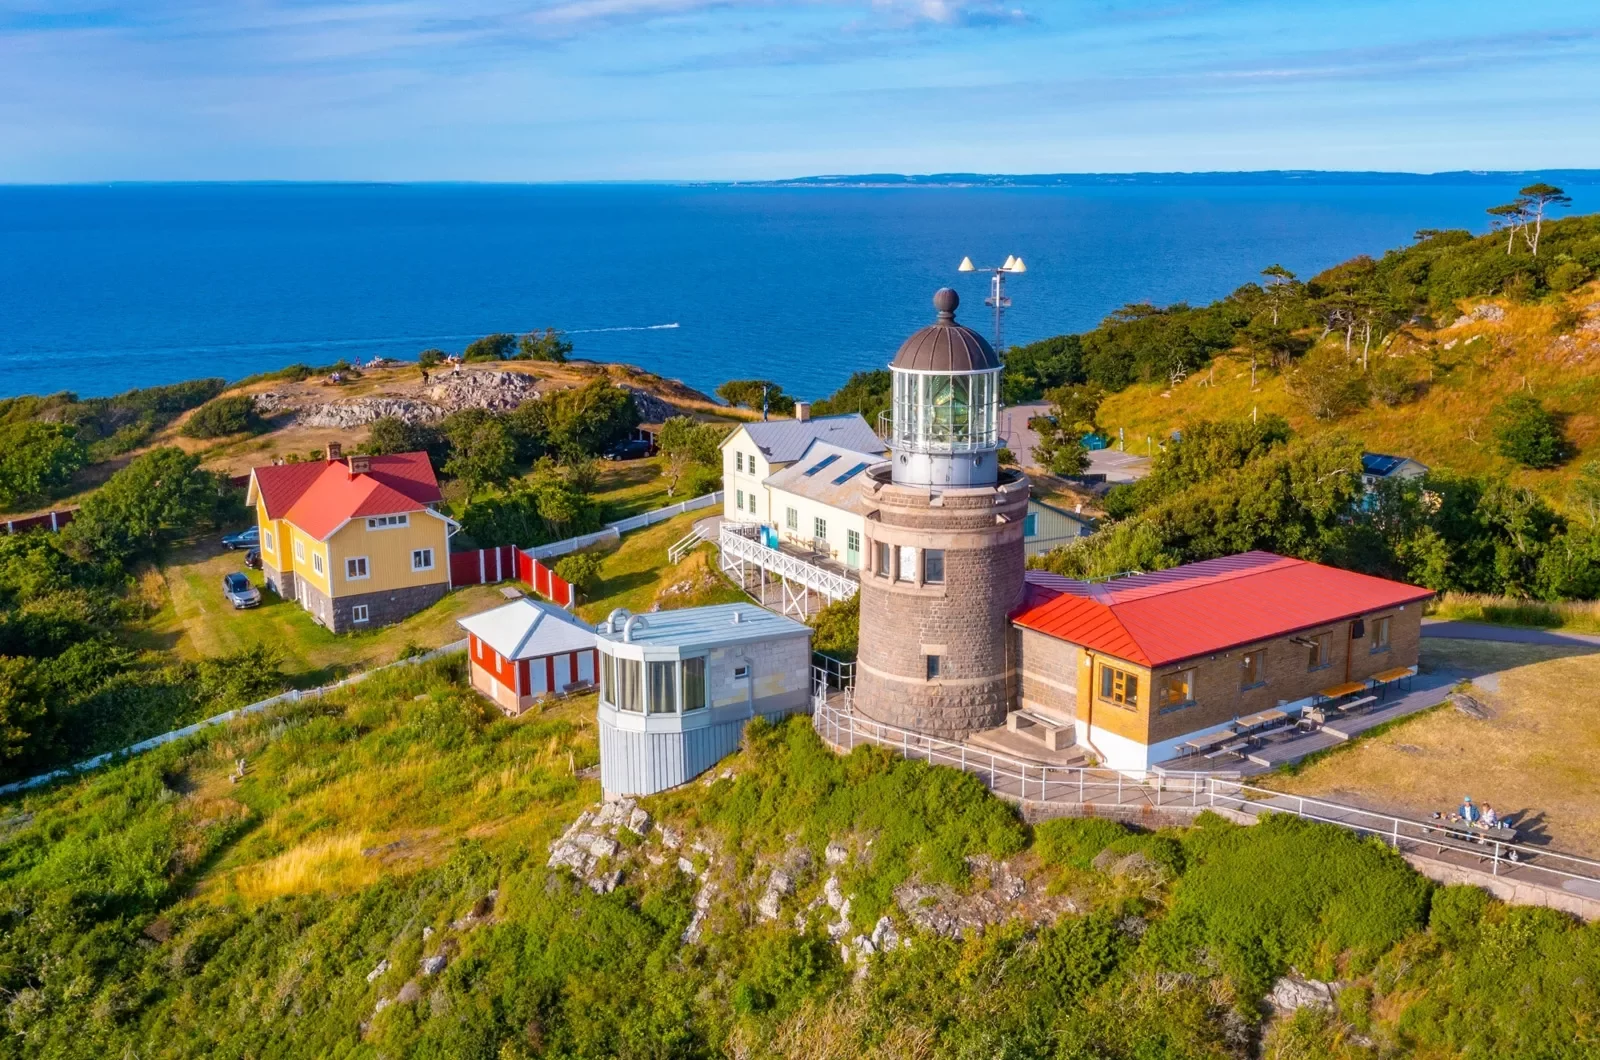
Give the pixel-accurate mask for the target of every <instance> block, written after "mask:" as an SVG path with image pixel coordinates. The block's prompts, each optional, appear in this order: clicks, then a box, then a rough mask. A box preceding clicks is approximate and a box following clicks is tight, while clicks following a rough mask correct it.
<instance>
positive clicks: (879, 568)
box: [872, 541, 892, 578]
mask: <svg viewBox="0 0 1600 1060" xmlns="http://www.w3.org/2000/svg"><path fill="white" fill-rule="evenodd" d="M873 546H874V552H875V553H876V555H875V556H874V558H873V560H872V570H873V573H875V574H877V576H878V577H880V578H887V577H888V576H889V568H890V566H892V561H891V560H890V558H889V542H887V541H875V542H873Z"/></svg>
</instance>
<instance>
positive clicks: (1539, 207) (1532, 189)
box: [1517, 181, 1572, 257]
mask: <svg viewBox="0 0 1600 1060" xmlns="http://www.w3.org/2000/svg"><path fill="white" fill-rule="evenodd" d="M1517 194H1518V195H1519V196H1520V198H1518V200H1517V201H1518V202H1520V203H1523V204H1524V206H1523V225H1522V237H1523V238H1524V239H1525V240H1527V242H1528V249H1529V250H1531V251H1533V256H1534V257H1538V256H1539V235H1540V233H1541V232H1543V231H1544V213H1545V210H1547V209H1550V208H1552V207H1556V206H1561V207H1566V206H1571V205H1572V196H1570V195H1568V194H1567V193H1566V192H1564V191H1562V190H1561V189H1560V188H1558V187H1556V186H1555V185H1554V184H1546V183H1544V182H1543V181H1541V182H1539V183H1538V184H1529V185H1528V186H1527V187H1526V188H1523V189H1522V190H1521V191H1520V192H1518V193H1517ZM1530 215H1531V217H1532V219H1533V228H1532V230H1531V231H1530V230H1529V228H1528V224H1527V221H1528V218H1529V216H1530Z"/></svg>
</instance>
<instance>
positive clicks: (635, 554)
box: [578, 511, 750, 622]
mask: <svg viewBox="0 0 1600 1060" xmlns="http://www.w3.org/2000/svg"><path fill="white" fill-rule="evenodd" d="M704 518H706V513H705V512H704V511H697V512H685V513H684V514H682V515H679V516H676V517H674V518H672V519H669V520H667V521H666V522H664V523H657V524H656V525H655V526H650V527H646V528H645V529H643V530H635V531H634V532H633V533H631V534H624V535H623V537H622V540H621V542H620V543H618V544H617V545H615V546H613V547H612V548H611V549H610V551H608V552H607V553H606V556H605V561H604V563H603V564H602V566H601V568H600V582H599V584H597V585H596V586H595V587H594V589H593V591H592V592H591V593H590V594H589V596H588V597H587V602H586V603H583V604H580V605H579V607H578V614H579V616H581V617H582V618H584V619H585V620H587V621H589V622H599V621H601V620H602V619H604V618H605V617H606V616H607V615H609V614H610V613H611V611H612V610H613V609H614V608H618V607H626V608H627V609H628V610H630V611H634V612H639V611H648V610H649V609H650V605H651V604H653V603H655V602H656V601H657V598H658V597H661V598H662V603H663V606H666V607H689V606H700V605H705V604H723V603H737V602H739V601H742V600H749V599H750V597H749V596H747V595H745V594H744V593H743V592H741V591H740V590H739V589H737V588H735V587H734V586H733V585H732V584H730V583H729V582H727V581H726V580H724V579H723V578H722V577H721V575H719V574H717V573H715V570H714V567H715V561H714V560H712V559H711V558H710V557H711V556H712V555H713V554H714V553H713V552H712V548H713V546H712V545H710V544H709V543H708V544H705V545H702V546H701V547H700V549H699V550H697V551H696V552H694V553H692V554H691V555H690V556H689V557H688V558H687V559H685V560H684V561H683V562H682V563H680V564H679V565H678V566H676V567H671V566H668V565H667V549H668V548H670V547H672V544H673V543H674V542H675V541H677V540H678V539H680V538H682V537H683V536H684V535H685V534H687V533H688V532H689V531H690V530H691V529H692V528H693V527H694V524H695V521H696V520H698V519H704ZM663 589H677V590H678V591H676V592H671V593H667V594H666V595H665V596H664V597H663V596H662V590H663Z"/></svg>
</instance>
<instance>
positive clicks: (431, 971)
mask: <svg viewBox="0 0 1600 1060" xmlns="http://www.w3.org/2000/svg"><path fill="white" fill-rule="evenodd" d="M448 963H450V961H449V958H447V957H446V956H445V955H444V954H442V953H440V954H435V955H434V956H432V957H424V958H422V974H423V975H436V974H438V973H439V972H442V971H444V966H445V965H446V964H448Z"/></svg>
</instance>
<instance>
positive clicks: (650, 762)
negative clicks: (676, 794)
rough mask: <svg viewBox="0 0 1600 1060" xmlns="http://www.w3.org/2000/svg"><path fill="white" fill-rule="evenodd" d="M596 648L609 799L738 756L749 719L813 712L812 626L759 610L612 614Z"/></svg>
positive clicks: (660, 786) (722, 607)
mask: <svg viewBox="0 0 1600 1060" xmlns="http://www.w3.org/2000/svg"><path fill="white" fill-rule="evenodd" d="M596 643H597V645H598V647H599V649H600V659H599V663H600V705H599V707H598V717H599V725H600V784H601V786H602V787H603V788H604V789H605V791H606V794H608V795H649V794H651V793H653V792H657V791H662V790H665V789H666V788H670V787H674V786H675V785H678V784H682V783H684V782H685V781H689V780H692V779H694V778H695V777H696V776H698V775H699V774H701V773H703V772H705V771H706V770H707V769H710V768H711V767H712V766H713V765H715V764H716V763H717V762H718V761H719V760H720V759H722V758H724V757H725V756H727V755H729V754H731V753H733V752H734V751H736V750H738V748H739V737H740V735H741V734H742V733H743V731H744V726H745V724H746V723H747V722H749V720H750V719H751V718H753V717H755V716H756V715H758V714H760V715H762V716H764V717H768V718H773V719H776V718H779V717H782V716H783V715H785V714H790V713H793V712H795V711H804V710H808V709H809V708H810V703H811V697H810V693H811V629H810V627H808V626H806V625H805V624H803V623H800V622H796V621H794V620H793V619H790V618H784V617H783V616H781V615H777V614H774V613H772V612H771V611H767V610H765V609H764V608H761V607H757V606H756V605H755V604H718V605H716V606H713V607H689V608H684V609H682V610H678V611H656V612H652V613H650V614H645V615H633V614H630V613H629V612H627V611H626V610H623V609H618V610H617V611H614V612H612V614H611V617H610V618H608V619H606V621H605V622H603V623H601V625H600V629H599V631H598V633H597V635H596Z"/></svg>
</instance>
